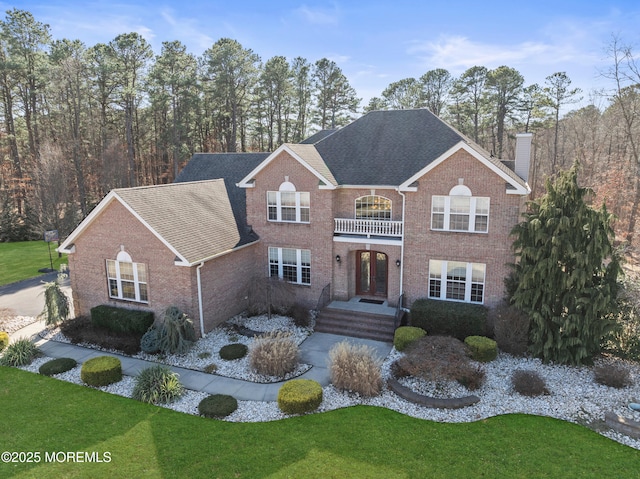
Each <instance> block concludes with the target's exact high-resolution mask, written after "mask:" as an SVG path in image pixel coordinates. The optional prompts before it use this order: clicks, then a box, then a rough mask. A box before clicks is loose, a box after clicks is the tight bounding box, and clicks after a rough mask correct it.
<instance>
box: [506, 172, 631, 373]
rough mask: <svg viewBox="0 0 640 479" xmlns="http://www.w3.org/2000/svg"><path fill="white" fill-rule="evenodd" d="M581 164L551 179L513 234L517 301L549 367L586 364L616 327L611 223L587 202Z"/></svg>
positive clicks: (616, 269) (616, 264) (617, 266)
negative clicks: (580, 178) (579, 173)
mask: <svg viewBox="0 0 640 479" xmlns="http://www.w3.org/2000/svg"><path fill="white" fill-rule="evenodd" d="M590 194H591V191H590V190H589V189H587V188H581V187H579V186H578V180H577V165H574V167H573V168H572V169H571V170H569V171H565V172H562V173H561V174H560V175H559V177H558V178H557V179H556V181H555V182H553V183H552V182H551V180H549V179H548V180H547V192H546V194H544V195H543V196H542V197H540V198H539V199H537V200H534V201H532V202H530V203H529V210H528V212H527V213H526V214H525V220H524V221H523V222H521V223H520V224H518V225H517V226H516V227H515V228H514V229H513V231H512V234H513V235H514V237H515V240H514V242H513V247H514V250H515V252H516V255H517V257H518V260H519V261H518V263H517V264H516V265H515V279H516V284H517V288H516V290H515V292H514V294H513V297H512V301H513V303H514V304H515V305H516V307H518V308H520V309H522V310H523V311H524V312H526V313H527V314H528V315H529V317H530V318H531V331H530V337H531V350H532V352H533V353H534V354H535V355H536V356H539V357H541V358H542V359H543V360H544V361H545V362H548V361H553V362H559V363H562V364H583V363H587V362H589V361H591V359H592V358H593V356H594V355H595V354H596V353H598V352H599V350H600V343H601V341H602V339H603V337H604V336H605V334H606V333H607V332H608V331H609V330H610V328H611V327H612V324H613V322H612V316H613V313H614V311H615V310H616V296H617V291H618V289H617V288H618V286H617V280H618V275H619V273H620V264H619V258H618V253H617V252H616V250H615V249H614V245H613V240H614V233H613V229H612V227H611V220H612V217H611V216H610V215H609V213H608V212H607V210H606V208H605V206H604V205H603V206H602V208H600V209H599V210H595V209H593V208H591V207H590V206H589V205H588V204H587V201H586V200H587V197H588V196H589V195H590Z"/></svg>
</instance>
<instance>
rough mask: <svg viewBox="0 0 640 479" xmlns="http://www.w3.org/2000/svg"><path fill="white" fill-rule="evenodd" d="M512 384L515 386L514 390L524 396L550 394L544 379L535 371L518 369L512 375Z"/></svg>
mask: <svg viewBox="0 0 640 479" xmlns="http://www.w3.org/2000/svg"><path fill="white" fill-rule="evenodd" d="M511 384H512V385H513V389H515V390H516V392H517V393H519V394H522V395H523V396H541V395H542V394H549V391H548V390H547V385H546V383H545V381H544V379H543V378H542V376H540V374H538V373H537V372H536V371H533V370H529V369H516V370H515V371H514V372H513V374H512V375H511Z"/></svg>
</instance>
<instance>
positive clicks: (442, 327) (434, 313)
mask: <svg viewBox="0 0 640 479" xmlns="http://www.w3.org/2000/svg"><path fill="white" fill-rule="evenodd" d="M410 315H411V319H410V324H411V326H416V327H418V328H422V329H424V330H425V331H426V332H427V334H429V335H438V334H442V335H447V336H453V337H455V338H458V339H460V340H461V341H462V340H464V338H466V337H467V336H481V335H483V334H485V330H486V324H487V308H485V307H484V306H482V305H481V304H468V303H456V302H452V301H438V300H435V299H418V300H416V301H414V302H413V304H412V305H411V313H410Z"/></svg>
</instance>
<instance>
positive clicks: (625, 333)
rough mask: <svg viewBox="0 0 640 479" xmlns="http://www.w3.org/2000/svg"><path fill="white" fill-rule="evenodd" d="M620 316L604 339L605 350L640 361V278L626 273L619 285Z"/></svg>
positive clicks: (623, 357) (624, 357) (620, 356)
mask: <svg viewBox="0 0 640 479" xmlns="http://www.w3.org/2000/svg"><path fill="white" fill-rule="evenodd" d="M619 285H620V292H619V293H618V299H617V302H618V314H617V315H616V318H615V323H614V325H613V328H612V330H611V331H610V332H609V333H608V334H607V335H606V336H605V337H604V339H603V342H602V344H603V350H604V351H606V352H607V353H609V354H613V355H614V356H617V357H619V358H622V359H631V360H633V361H639V360H640V278H638V276H637V274H633V273H625V278H624V279H623V280H622V281H621V282H620V283H619Z"/></svg>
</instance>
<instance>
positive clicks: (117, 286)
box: [107, 252, 149, 303]
mask: <svg viewBox="0 0 640 479" xmlns="http://www.w3.org/2000/svg"><path fill="white" fill-rule="evenodd" d="M123 259H124V260H125V261H122V260H123ZM127 259H128V260H129V261H126V260H127ZM130 259H131V258H130V257H129V255H128V254H127V253H124V254H123V252H120V253H119V254H118V260H115V261H114V260H112V259H108V260H107V278H108V281H109V297H111V298H114V299H123V300H125V301H137V302H139V303H148V302H149V295H148V293H147V268H146V266H145V265H144V264H143V263H133V262H132V261H130Z"/></svg>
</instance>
